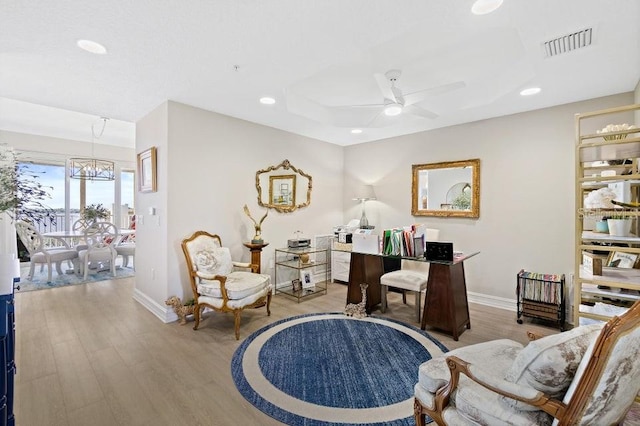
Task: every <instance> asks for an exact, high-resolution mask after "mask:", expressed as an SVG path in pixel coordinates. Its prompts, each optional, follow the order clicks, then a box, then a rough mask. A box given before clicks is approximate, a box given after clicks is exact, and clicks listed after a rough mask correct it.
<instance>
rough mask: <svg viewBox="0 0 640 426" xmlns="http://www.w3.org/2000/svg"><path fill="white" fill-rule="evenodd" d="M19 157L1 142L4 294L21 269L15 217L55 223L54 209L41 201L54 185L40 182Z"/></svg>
mask: <svg viewBox="0 0 640 426" xmlns="http://www.w3.org/2000/svg"><path fill="white" fill-rule="evenodd" d="M16 156H17V155H16V153H15V152H14V151H13V149H12V148H9V147H7V146H4V145H0V264H1V265H3V266H2V268H1V269H2V271H3V272H2V275H3V276H0V280H1V284H2V287H1V288H2V293H3V294H6V293H8V292H9V291H10V289H11V286H12V285H13V279H14V278H16V277H15V276H14V275H15V273H16V272H17V273H19V269H20V268H19V260H18V257H17V255H18V249H17V238H16V229H15V225H14V220H18V219H19V220H25V221H28V222H31V223H42V222H45V223H55V213H54V211H53V209H51V208H50V207H48V206H46V205H44V204H43V202H42V201H43V200H44V199H46V198H49V197H50V195H49V189H51V188H50V187H46V186H43V185H42V184H41V183H40V181H38V178H39V176H38V175H37V174H36V173H34V172H32V171H31V170H30V169H29V167H28V166H27V165H24V164H18V162H17V161H16V160H17V158H16ZM10 265H13V266H10ZM12 269H15V271H14V270H12ZM7 274H9V275H7ZM5 285H7V286H8V288H5Z"/></svg>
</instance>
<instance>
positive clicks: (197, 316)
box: [193, 303, 202, 330]
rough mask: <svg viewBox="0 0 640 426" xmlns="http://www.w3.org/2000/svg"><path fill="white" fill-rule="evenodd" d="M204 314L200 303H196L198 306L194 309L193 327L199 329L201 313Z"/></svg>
mask: <svg viewBox="0 0 640 426" xmlns="http://www.w3.org/2000/svg"><path fill="white" fill-rule="evenodd" d="M201 314H202V311H201V310H200V305H198V304H197V303H196V306H195V308H194V310H193V322H194V323H193V329H194V330H197V329H198V326H199V325H200V315H201Z"/></svg>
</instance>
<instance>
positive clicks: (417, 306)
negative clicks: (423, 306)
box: [415, 291, 422, 322]
mask: <svg viewBox="0 0 640 426" xmlns="http://www.w3.org/2000/svg"><path fill="white" fill-rule="evenodd" d="M415 293H416V303H415V305H416V321H418V322H420V296H421V295H422V292H421V291H416V292H415Z"/></svg>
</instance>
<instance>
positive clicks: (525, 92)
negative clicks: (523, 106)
mask: <svg viewBox="0 0 640 426" xmlns="http://www.w3.org/2000/svg"><path fill="white" fill-rule="evenodd" d="M541 90H542V89H540V88H539V87H529V88H528V89H524V90H522V91H521V92H520V94H521V95H522V96H531V95H535V94H538V93H540V91H541Z"/></svg>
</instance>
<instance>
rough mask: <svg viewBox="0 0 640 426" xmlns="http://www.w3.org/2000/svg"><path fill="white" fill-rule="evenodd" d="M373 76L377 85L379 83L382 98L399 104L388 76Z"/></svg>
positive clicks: (377, 74)
mask: <svg viewBox="0 0 640 426" xmlns="http://www.w3.org/2000/svg"><path fill="white" fill-rule="evenodd" d="M373 76H374V77H375V79H376V83H378V87H379V88H380V91H381V92H382V96H384V98H385V99H389V100H390V101H393V102H398V101H397V99H396V95H395V94H394V93H393V90H392V89H391V82H390V81H389V79H388V78H387V76H385V75H384V74H379V73H376V74H373Z"/></svg>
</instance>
